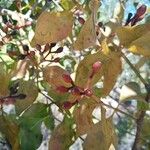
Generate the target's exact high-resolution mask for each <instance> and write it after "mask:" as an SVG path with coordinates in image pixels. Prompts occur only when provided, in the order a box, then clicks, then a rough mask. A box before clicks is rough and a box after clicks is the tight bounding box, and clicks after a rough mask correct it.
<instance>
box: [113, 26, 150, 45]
mask: <svg viewBox="0 0 150 150" xmlns="http://www.w3.org/2000/svg"><path fill="white" fill-rule="evenodd" d="M149 29H150V24H142V25H137V26H133V27H129V26H126V27H119V28H118V29H117V31H116V33H117V35H118V38H119V40H120V43H121V44H122V45H124V46H125V47H128V46H129V45H130V44H131V42H133V41H135V40H137V39H138V38H140V37H141V36H142V35H144V34H146V33H147V31H149Z"/></svg>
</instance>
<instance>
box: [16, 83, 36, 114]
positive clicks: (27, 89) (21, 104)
mask: <svg viewBox="0 0 150 150" xmlns="http://www.w3.org/2000/svg"><path fill="white" fill-rule="evenodd" d="M18 93H19V94H25V95H26V98H25V99H23V100H17V101H16V104H15V106H16V111H17V113H18V114H19V113H21V112H22V111H23V110H24V109H26V108H27V107H28V106H30V105H31V104H32V103H33V102H34V101H35V100H36V98H37V96H38V89H37V87H36V86H35V83H34V82H33V81H32V80H29V81H22V82H20V83H19V89H18Z"/></svg>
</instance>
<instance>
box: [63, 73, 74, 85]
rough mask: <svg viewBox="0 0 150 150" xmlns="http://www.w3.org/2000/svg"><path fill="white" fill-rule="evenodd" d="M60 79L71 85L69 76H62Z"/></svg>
mask: <svg viewBox="0 0 150 150" xmlns="http://www.w3.org/2000/svg"><path fill="white" fill-rule="evenodd" d="M62 77H63V79H64V81H65V82H66V83H73V81H72V79H71V77H70V75H69V74H63V75H62Z"/></svg>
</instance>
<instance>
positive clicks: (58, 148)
mask: <svg viewBox="0 0 150 150" xmlns="http://www.w3.org/2000/svg"><path fill="white" fill-rule="evenodd" d="M72 125H73V122H72V120H71V118H67V117H65V118H64V120H63V122H62V123H61V124H59V125H58V126H57V127H56V128H55V129H54V131H53V133H52V135H51V137H50V141H49V150H67V149H69V147H70V146H71V145H72V144H73V141H72V138H73V135H74V130H73V129H72Z"/></svg>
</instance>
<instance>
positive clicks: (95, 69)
mask: <svg viewBox="0 0 150 150" xmlns="http://www.w3.org/2000/svg"><path fill="white" fill-rule="evenodd" d="M101 66H102V63H101V62H100V61H97V62H95V63H94V64H93V66H92V69H93V72H94V73H97V72H98V71H99V69H100V68H101Z"/></svg>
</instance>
